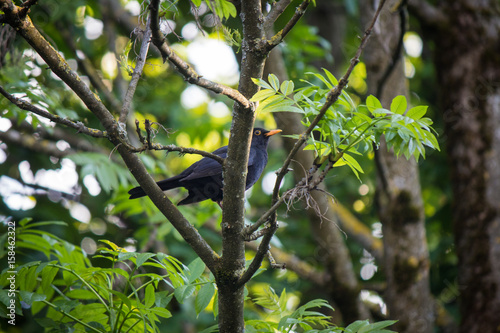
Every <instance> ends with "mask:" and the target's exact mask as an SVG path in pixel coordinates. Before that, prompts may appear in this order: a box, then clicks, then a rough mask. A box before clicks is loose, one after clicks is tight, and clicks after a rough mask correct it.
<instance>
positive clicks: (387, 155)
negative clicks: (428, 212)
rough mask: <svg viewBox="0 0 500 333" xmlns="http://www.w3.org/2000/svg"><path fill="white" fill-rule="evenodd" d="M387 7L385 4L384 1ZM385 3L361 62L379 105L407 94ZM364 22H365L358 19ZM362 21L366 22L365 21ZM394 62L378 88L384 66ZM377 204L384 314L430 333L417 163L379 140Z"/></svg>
mask: <svg viewBox="0 0 500 333" xmlns="http://www.w3.org/2000/svg"><path fill="white" fill-rule="evenodd" d="M371 3H372V2H371V1H363V4H362V5H361V8H362V10H363V13H362V16H363V17H365V18H369V17H371V16H372V12H373V10H374V9H373V7H372V6H371ZM389 5H391V3H389ZM390 7H391V6H386V7H385V10H384V11H383V12H382V13H381V16H380V20H379V22H378V25H377V28H376V29H375V35H374V36H372V37H373V38H372V39H371V40H370V42H369V43H368V45H367V48H366V52H365V59H364V60H365V64H366V69H367V81H368V87H369V89H370V90H371V91H369V93H372V94H375V95H376V94H377V91H379V92H380V94H381V96H377V97H378V98H380V99H381V102H382V105H384V106H385V107H387V108H388V107H389V106H390V104H391V101H392V99H393V98H394V97H396V96H397V95H405V96H407V97H408V88H407V86H408V84H407V82H406V78H405V75H404V69H403V62H402V59H398V60H397V62H396V63H394V64H392V58H393V54H394V52H395V49H396V48H397V45H398V40H399V38H400V36H401V33H402V32H401V19H402V18H401V16H400V15H398V12H395V13H392V12H391V11H390V9H389V8H390ZM364 21H365V20H364ZM365 22H366V21H365ZM391 64H392V66H394V67H393V69H392V73H391V75H390V76H389V77H388V79H387V80H386V83H385V85H384V86H383V87H382V88H381V89H379V86H380V84H381V80H382V77H383V76H384V74H385V72H386V70H387V68H388V66H391ZM376 162H377V171H378V179H377V204H378V212H379V216H380V219H381V221H382V224H383V235H384V237H383V241H384V269H385V274H386V278H387V289H386V292H385V295H384V299H385V301H386V302H387V306H388V310H389V318H391V319H395V320H398V323H397V324H396V325H395V326H396V327H395V329H396V330H397V331H398V332H408V333H413V332H422V333H424V332H433V323H434V316H433V305H432V304H433V302H432V297H431V294H430V287H429V253H428V251H427V244H426V235H425V218H424V210H423V202H422V196H421V191H420V182H419V176H418V166H417V163H416V162H415V160H414V159H413V158H412V159H410V160H406V159H405V158H404V157H403V156H401V157H399V158H397V157H396V156H395V155H394V153H393V152H392V151H388V150H387V149H386V147H385V145H384V143H382V144H381V146H380V149H379V150H378V151H377V152H376Z"/></svg>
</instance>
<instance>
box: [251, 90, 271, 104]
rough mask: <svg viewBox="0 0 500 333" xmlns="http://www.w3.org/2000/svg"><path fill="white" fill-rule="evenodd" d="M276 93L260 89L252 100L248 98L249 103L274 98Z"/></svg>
mask: <svg viewBox="0 0 500 333" xmlns="http://www.w3.org/2000/svg"><path fill="white" fill-rule="evenodd" d="M275 94H276V92H275V91H274V90H272V89H262V90H260V91H258V92H257V93H256V94H255V95H253V97H252V98H250V101H251V102H260V101H262V100H264V99H266V98H269V97H271V96H274V95H275Z"/></svg>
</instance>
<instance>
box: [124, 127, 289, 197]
mask: <svg viewBox="0 0 500 333" xmlns="http://www.w3.org/2000/svg"><path fill="white" fill-rule="evenodd" d="M279 132H281V130H279V129H278V130H272V131H267V130H265V129H262V128H254V130H253V135H252V144H251V146H250V155H249V156H248V173H247V180H246V187H245V189H247V190H248V189H249V188H250V187H252V186H253V185H254V184H255V183H256V182H257V180H258V179H259V178H260V175H261V174H262V172H263V171H264V168H265V167H266V164H267V144H268V142H269V138H270V137H271V136H272V135H274V134H277V133H279ZM213 154H215V155H217V156H220V157H222V158H226V156H227V146H224V147H221V148H219V149H217V150H216V151H214V152H213ZM156 184H158V186H159V187H160V188H161V189H162V190H163V191H166V190H171V189H174V188H178V187H184V188H186V189H187V190H188V191H189V195H188V196H187V197H186V198H184V199H183V200H181V201H180V202H179V203H178V205H187V204H192V203H196V202H200V201H204V200H207V199H211V200H212V201H215V202H217V203H218V204H219V206H220V205H221V202H222V197H223V195H222V188H223V182H222V165H221V164H220V163H219V162H217V161H216V160H214V159H212V158H209V157H204V158H202V159H201V160H199V161H198V162H196V163H194V164H192V165H191V166H190V167H189V168H187V169H186V170H184V171H183V172H181V173H180V174H178V175H177V176H173V177H171V178H167V179H164V180H161V181H159V182H157V183H156ZM128 193H129V194H130V198H129V199H135V198H140V197H143V196H145V195H146V193H145V192H144V190H143V189H142V188H141V187H135V188H133V189H131V190H130V191H128Z"/></svg>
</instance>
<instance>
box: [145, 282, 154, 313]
mask: <svg viewBox="0 0 500 333" xmlns="http://www.w3.org/2000/svg"><path fill="white" fill-rule="evenodd" d="M153 304H155V288H154V287H153V285H152V284H148V285H147V286H146V291H145V292H144V306H145V307H146V308H150V307H151V306H153Z"/></svg>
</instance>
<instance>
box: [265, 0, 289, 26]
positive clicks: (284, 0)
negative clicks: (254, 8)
mask: <svg viewBox="0 0 500 333" xmlns="http://www.w3.org/2000/svg"><path fill="white" fill-rule="evenodd" d="M291 2H292V0H280V1H277V2H275V3H274V4H273V5H272V7H271V10H270V11H269V13H268V14H267V15H266V17H265V18H264V29H265V30H266V31H269V30H270V28H271V27H272V25H273V24H274V22H275V21H276V20H277V19H278V17H280V16H281V14H283V12H284V11H285V9H286V7H288V5H290V3H291Z"/></svg>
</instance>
